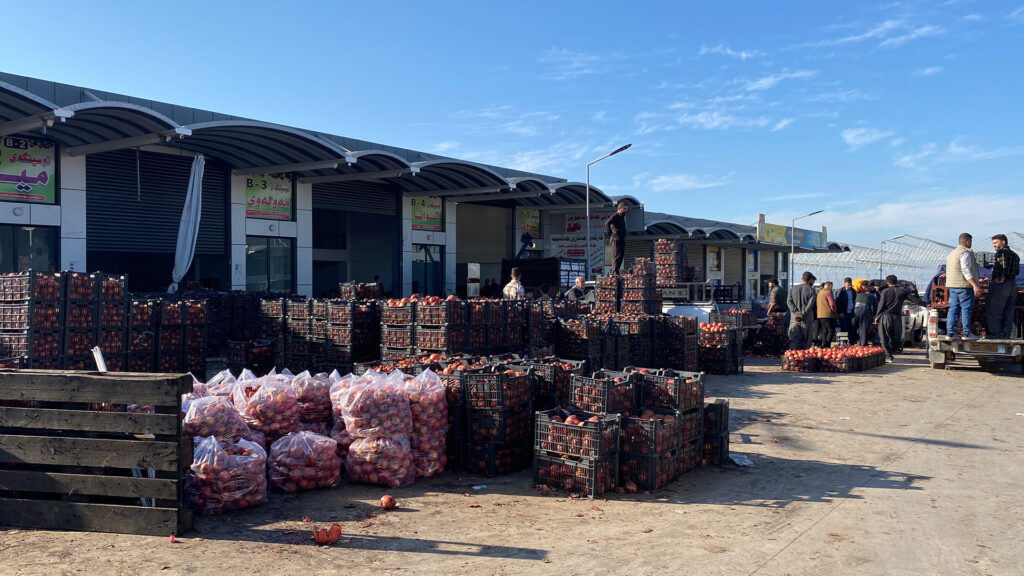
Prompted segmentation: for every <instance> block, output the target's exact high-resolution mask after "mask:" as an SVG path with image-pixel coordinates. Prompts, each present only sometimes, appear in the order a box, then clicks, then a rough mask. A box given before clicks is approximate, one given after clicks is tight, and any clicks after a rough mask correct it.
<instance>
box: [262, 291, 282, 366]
mask: <svg viewBox="0 0 1024 576" xmlns="http://www.w3.org/2000/svg"><path fill="white" fill-rule="evenodd" d="M287 310H288V299H287V298H279V297H269V298H262V299H260V313H259V319H260V330H261V333H260V336H261V337H262V339H263V340H267V341H269V342H270V346H271V347H272V348H273V349H274V365H275V366H284V356H285V351H286V349H285V342H286V340H287V330H286V314H287Z"/></svg>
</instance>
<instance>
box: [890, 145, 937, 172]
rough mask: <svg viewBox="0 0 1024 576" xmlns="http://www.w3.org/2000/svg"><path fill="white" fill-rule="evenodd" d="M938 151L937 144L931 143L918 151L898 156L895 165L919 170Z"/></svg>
mask: <svg viewBox="0 0 1024 576" xmlns="http://www.w3.org/2000/svg"><path fill="white" fill-rule="evenodd" d="M936 149H937V147H936V146H935V144H933V143H930V142H929V143H928V144H925V145H923V146H921V147H920V148H919V149H917V150H916V151H913V152H907V153H904V154H900V155H898V156H897V157H896V160H895V161H894V162H893V164H895V165H896V166H899V167H900V168H917V167H919V166H921V165H922V164H923V163H924V162H925V161H927V160H928V159H929V158H931V157H932V156H933V155H934V154H935V150H936Z"/></svg>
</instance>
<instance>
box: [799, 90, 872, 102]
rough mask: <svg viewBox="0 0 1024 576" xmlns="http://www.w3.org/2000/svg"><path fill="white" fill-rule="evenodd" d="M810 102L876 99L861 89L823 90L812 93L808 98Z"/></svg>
mask: <svg viewBox="0 0 1024 576" xmlns="http://www.w3.org/2000/svg"><path fill="white" fill-rule="evenodd" d="M806 100H807V101H808V102H840V103H841V102H855V101H857V100H875V97H874V96H872V95H870V94H866V93H864V92H861V91H860V90H856V89H850V90H837V91H834V92H821V93H819V94H812V95H811V96H808V97H807V98H806Z"/></svg>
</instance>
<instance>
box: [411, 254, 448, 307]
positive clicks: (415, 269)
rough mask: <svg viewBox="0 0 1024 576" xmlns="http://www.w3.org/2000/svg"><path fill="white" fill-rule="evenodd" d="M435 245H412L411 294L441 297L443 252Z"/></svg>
mask: <svg viewBox="0 0 1024 576" xmlns="http://www.w3.org/2000/svg"><path fill="white" fill-rule="evenodd" d="M443 248H444V247H443V246H438V245H436V244H413V245H412V292H413V294H423V295H428V294H429V295H432V296H443V294H442V288H443V287H444V250H443Z"/></svg>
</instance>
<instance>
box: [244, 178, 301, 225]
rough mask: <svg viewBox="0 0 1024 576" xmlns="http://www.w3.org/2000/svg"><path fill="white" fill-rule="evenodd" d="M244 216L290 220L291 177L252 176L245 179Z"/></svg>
mask: <svg viewBox="0 0 1024 576" xmlns="http://www.w3.org/2000/svg"><path fill="white" fill-rule="evenodd" d="M245 216H246V218H262V219H265V220H291V219H292V175H291V174H290V173H289V174H253V175H252V176H246V178H245Z"/></svg>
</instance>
